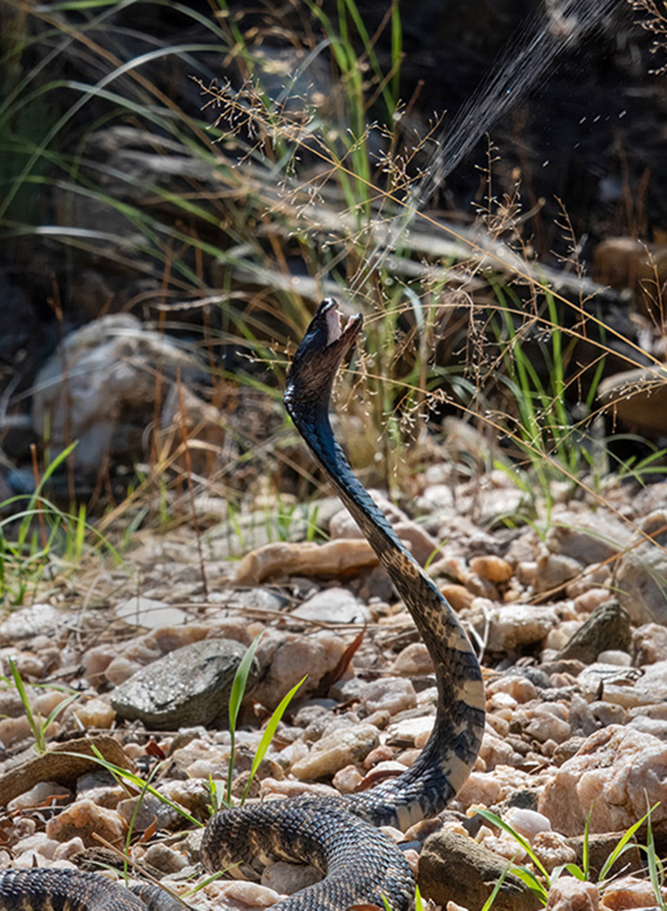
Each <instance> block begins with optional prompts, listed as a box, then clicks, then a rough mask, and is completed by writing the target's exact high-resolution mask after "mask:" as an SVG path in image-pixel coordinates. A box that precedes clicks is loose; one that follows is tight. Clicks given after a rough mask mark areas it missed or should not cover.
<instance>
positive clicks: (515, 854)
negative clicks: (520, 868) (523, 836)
mask: <svg viewBox="0 0 667 911" xmlns="http://www.w3.org/2000/svg"><path fill="white" fill-rule="evenodd" d="M482 834H484V837H483V838H480V836H481V835H482ZM478 840H479V843H480V844H481V845H483V847H484V848H485V849H486V850H487V851H492V852H493V854H494V855H497V856H498V857H504V858H505V860H507V861H511V862H512V863H519V864H521V863H525V862H526V861H527V860H528V852H527V851H526V850H525V848H523V847H522V846H521V845H520V844H518V842H517V841H516V839H514V838H512V836H511V835H509V834H507V835H505V834H504V833H502V832H501V834H500V835H495V834H494V833H492V832H489V833H482V830H480V832H479V833H478Z"/></svg>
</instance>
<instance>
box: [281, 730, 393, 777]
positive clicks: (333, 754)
mask: <svg viewBox="0 0 667 911" xmlns="http://www.w3.org/2000/svg"><path fill="white" fill-rule="evenodd" d="M379 742H380V735H379V733H378V729H377V728H376V727H375V726H374V725H372V724H360V725H356V726H355V727H353V728H347V729H343V730H338V731H336V732H335V733H334V734H330V735H329V736H327V737H323V738H322V739H321V740H318V741H317V743H316V744H315V745H314V746H313V749H312V750H311V751H310V753H309V754H308V756H306V757H305V758H304V759H300V760H299V761H298V762H295V763H294V765H293V766H292V772H293V774H294V775H295V777H296V778H298V779H299V780H300V781H312V780H314V779H316V778H324V777H326V776H330V775H335V774H336V772H339V771H340V770H341V769H344V768H345V766H348V765H350V763H353V762H355V761H356V762H361V761H362V760H363V759H365V758H366V756H367V755H368V754H369V753H370V751H371V750H372V749H374V748H375V747H376V746H377V745H378V743H379Z"/></svg>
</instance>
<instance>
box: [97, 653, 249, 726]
mask: <svg viewBox="0 0 667 911" xmlns="http://www.w3.org/2000/svg"><path fill="white" fill-rule="evenodd" d="M245 653H246V647H245V646H244V645H241V643H240V642H236V641H235V640H233V639H203V640H201V641H199V642H194V643H192V644H191V645H185V646H183V648H179V649H176V650H175V651H173V652H170V653H169V654H167V655H165V656H164V657H163V658H160V659H159V660H157V661H154V662H153V663H152V664H149V665H148V666H147V667H144V668H142V669H141V670H140V671H137V673H136V674H133V676H132V677H130V679H129V680H126V681H125V683H122V684H121V685H120V686H117V687H116V689H115V690H114V691H113V692H112V694H111V706H112V708H113V709H115V711H116V712H117V713H118V715H119V716H120V717H121V718H126V719H128V720H129V721H134V720H135V719H139V720H140V721H143V722H144V724H145V725H146V726H147V727H149V728H155V729H158V730H169V729H172V728H178V727H179V726H180V725H187V726H188V727H192V725H197V724H204V725H206V724H211V723H212V722H213V721H215V720H216V719H217V718H219V717H220V716H223V715H225V713H226V711H227V703H228V701H229V694H230V691H231V686H232V682H233V680H234V674H235V673H236V669H237V668H238V666H239V664H240V662H241V659H242V658H243V656H244V655H245ZM258 674H259V665H258V664H257V662H256V661H255V662H254V667H253V668H251V673H250V677H249V682H250V685H252V683H253V682H254V680H255V679H256V678H257V676H258Z"/></svg>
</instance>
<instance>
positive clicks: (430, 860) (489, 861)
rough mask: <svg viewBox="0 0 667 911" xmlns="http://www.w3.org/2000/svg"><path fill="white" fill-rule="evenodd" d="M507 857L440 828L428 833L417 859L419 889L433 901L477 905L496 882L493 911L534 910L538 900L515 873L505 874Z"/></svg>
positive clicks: (480, 905) (479, 905) (480, 904)
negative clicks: (497, 889)
mask: <svg viewBox="0 0 667 911" xmlns="http://www.w3.org/2000/svg"><path fill="white" fill-rule="evenodd" d="M507 863H508V862H507V860H506V859H505V858H504V857H499V856H498V855H497V854H495V853H494V852H493V851H490V850H489V849H488V848H485V847H484V846H483V845H481V844H478V843H477V842H475V841H473V840H472V839H471V838H468V837H467V836H465V835H460V834H459V833H457V832H450V831H447V830H443V831H441V832H436V833H435V834H433V835H430V836H429V837H428V838H427V839H426V842H425V843H424V849H423V851H422V853H421V856H420V858H419V875H418V878H417V881H418V884H419V888H420V890H421V893H422V895H423V896H424V897H425V898H430V899H432V900H433V901H434V902H436V904H438V905H442V906H443V907H444V906H446V905H447V903H448V902H456V904H458V905H462V906H463V907H464V908H481V907H482V905H484V903H485V902H486V900H487V899H488V898H489V896H490V895H491V892H492V891H493V889H494V887H495V885H496V883H497V882H498V881H499V880H500V879H501V877H503V876H504V877H505V878H504V880H503V884H502V885H501V887H500V890H499V891H498V894H497V895H496V897H495V899H494V902H493V908H494V911H537V909H538V908H540V907H541V905H540V900H539V898H538V896H537V895H536V893H535V892H533V891H532V890H531V889H530V888H529V887H528V886H527V885H526V884H525V883H524V882H522V881H521V880H520V879H519V877H518V876H515V875H514V874H513V873H507Z"/></svg>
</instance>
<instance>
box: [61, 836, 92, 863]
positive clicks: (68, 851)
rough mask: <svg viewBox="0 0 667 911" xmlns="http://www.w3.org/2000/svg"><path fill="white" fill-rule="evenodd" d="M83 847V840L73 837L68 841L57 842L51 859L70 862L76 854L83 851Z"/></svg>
mask: <svg viewBox="0 0 667 911" xmlns="http://www.w3.org/2000/svg"><path fill="white" fill-rule="evenodd" d="M85 847H86V846H85V845H84V843H83V840H82V839H81V838H79V836H78V835H75V836H74V838H70V840H69V841H63V842H58V846H57V847H56V849H55V851H54V852H53V859H54V860H67V861H72V860H73V858H74V857H75V856H76V855H77V854H80V853H81V852H82V851H84V850H85Z"/></svg>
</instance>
